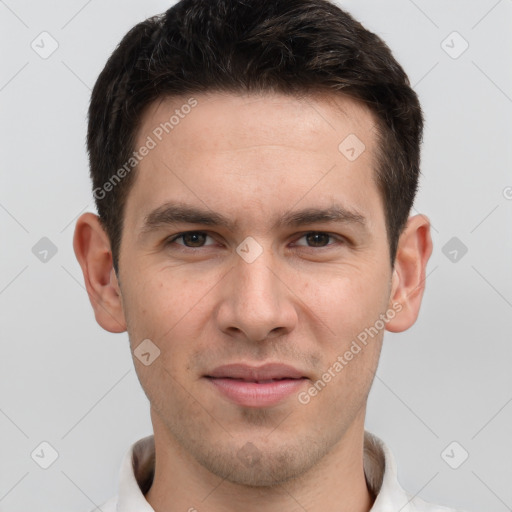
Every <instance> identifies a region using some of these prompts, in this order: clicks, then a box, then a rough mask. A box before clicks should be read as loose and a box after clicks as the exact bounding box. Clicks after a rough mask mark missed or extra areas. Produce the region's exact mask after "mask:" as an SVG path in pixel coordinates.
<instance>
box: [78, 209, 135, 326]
mask: <svg viewBox="0 0 512 512" xmlns="http://www.w3.org/2000/svg"><path fill="white" fill-rule="evenodd" d="M73 249H74V251H75V255H76V258H77V260H78V263H79V264H80V267H81V268H82V273H83V275H84V281H85V287H86V289H87V293H88V295H89V300H90V301H91V305H92V307H93V310H94V315H95V317H96V321H97V322H98V324H99V325H101V327H103V328H104V329H105V330H107V331H110V332H116V333H119V332H124V331H126V321H125V317H124V312H123V306H122V298H121V290H120V287H119V283H118V281H117V276H116V274H115V271H114V268H113V266H112V252H111V250H110V241H109V239H108V236H107V235H106V233H105V231H104V229H103V227H102V225H101V223H100V220H99V218H98V216H97V215H95V214H93V213H84V214H83V215H81V216H80V217H79V218H78V220H77V222H76V226H75V233H74V237H73Z"/></svg>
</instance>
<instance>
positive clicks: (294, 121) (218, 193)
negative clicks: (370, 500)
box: [118, 93, 393, 485]
mask: <svg viewBox="0 0 512 512" xmlns="http://www.w3.org/2000/svg"><path fill="white" fill-rule="evenodd" d="M194 98H195V101H197V104H196V105H195V106H193V108H190V109H189V108H183V105H184V104H187V98H185V99H180V100H177V99H176V98H174V99H172V100H171V99H166V100H163V101H160V102H158V103H156V104H154V105H152V107H151V108H150V109H149V110H148V111H147V112H146V114H145V116H144V119H143V122H142V124H141V128H140V131H139V134H138V141H137V144H136V147H137V148H138V147H141V146H143V145H145V144H146V145H148V137H151V139H152V140H153V142H154V143H155V145H154V147H152V148H151V149H150V151H149V152H148V154H147V155H146V156H144V158H143V159H142V160H141V162H140V163H139V165H138V168H137V171H136V172H137V175H136V179H135V181H134V185H133V188H132V189H131V191H130V193H129V196H128V199H127V203H126V211H125V222H124V228H123V237H122V242H121V251H120V259H119V269H120V270H119V276H118V277H119V286H120V292H121V299H122V309H123V314H124V318H125V320H126V325H127V330H128V333H129V337H130V342H131V348H132V351H133V350H135V349H137V347H138V345H139V344H140V343H141V342H142V341H143V340H147V339H149V340H151V343H152V344H154V346H156V347H158V349H159V350H160V354H159V356H158V357H157V358H156V359H154V361H152V362H151V364H149V365H147V366H146V365H145V364H142V363H141V361H140V360H139V359H138V358H136V357H134V364H135V367H136V371H137V374H138V377H139V380H140V382H141V385H142V387H143V389H144V390H145V393H146V394H147V396H148V398H149V400H150V403H151V408H152V418H153V422H154V428H155V434H156V433H157V432H160V434H161V435H162V436H165V437H167V438H168V439H172V441H173V442H174V443H176V444H177V445H179V446H180V447H181V448H182V449H183V450H184V451H185V452H186V453H188V454H190V456H192V457H193V458H194V459H195V460H196V461H197V462H199V463H200V464H201V465H202V466H203V467H205V468H207V469H208V470H210V471H211V472H213V473H214V474H216V475H218V476H221V477H223V478H227V479H228V480H230V481H233V482H238V483H243V484H249V485H266V484H270V483H276V482H283V481H285V480H287V479H289V478H291V477H293V476H297V475H300V474H303V473H304V472H306V471H307V470H308V469H310V468H311V467H313V466H314V465H315V464H316V463H318V462H319V461H320V460H321V459H322V458H323V457H324V456H326V454H328V453H331V452H333V451H335V450H336V447H337V446H339V442H340V440H341V439H343V438H344V436H345V435H346V434H347V433H348V432H350V431H351V429H354V428H355V427H356V426H357V428H362V425H363V422H364V411H365V405H366V400H367V395H368V392H369V389H370V386H371V382H372V378H373V373H374V372H375V370H376V367H377V362H378V357H379V352H380V348H381V342H382V334H383V328H382V325H383V323H382V318H383V316H386V315H388V316H389V310H390V309H393V306H392V302H391V299H390V297H391V296H392V288H393V286H392V282H393V279H392V266H391V264H390V261H389V249H388V240H387V236H386V227H385V217H384V208H383V202H382V198H381V197H380V194H379V191H378V188H377V185H376V182H375V180H374V170H375V154H376V146H375V139H376V137H375V119H374V117H373V116H372V114H371V113H370V112H369V111H368V110H367V109H366V108H365V107H364V106H362V105H360V104H358V103H356V102H354V101H353V100H350V99H347V98H344V97H325V96H317V97H308V98H307V99H303V100H299V99H295V98H292V97H290V96H282V95H277V94H276V95H271V94H264V95H246V96H242V95H232V94H221V93H215V94H213V93H212V94H208V95H195V96H194ZM176 109H178V111H179V112H180V115H179V116H178V117H179V121H178V122H176V119H174V123H173V128H172V130H170V129H169V127H168V131H169V133H166V131H165V130H164V131H162V129H161V126H162V125H161V123H165V122H166V121H169V119H170V117H171V115H173V114H174V113H175V111H176ZM185 112H188V113H186V114H185ZM159 126H160V130H159V129H158V127H159ZM347 137H349V139H347V141H345V142H344V143H343V144H341V149H340V143H342V142H343V141H344V140H345V139H346V138H347ZM355 137H357V138H355ZM160 138H161V140H159V139H160ZM361 143H362V144H364V148H363V145H362V144H361ZM149 145H151V146H153V144H152V143H149ZM351 148H352V149H351ZM362 149H364V150H363V151H362V152H361V150H362ZM359 153H360V154H359ZM354 157H356V158H354ZM379 319H380V321H379ZM370 328H373V331H372V330H370V331H368V329H370ZM365 329H367V331H366V333H367V336H366V338H367V339H366V343H365V344H364V343H363V342H362V341H361V340H362V339H364V334H363V335H361V333H363V332H365ZM375 331H378V333H377V334H374V333H375ZM368 332H371V333H372V336H369V335H368ZM358 336H359V338H358ZM354 341H356V344H357V346H358V347H359V350H358V349H357V348H355V345H354ZM146 343H147V342H146ZM150 346H151V347H152V346H153V345H150ZM348 353H352V357H350V356H349V355H348ZM151 357H153V356H151ZM336 363H338V364H336ZM226 365H228V366H226ZM279 365H280V366H279ZM283 365H285V366H283ZM319 382H320V383H319ZM315 383H316V385H315ZM315 389H316V392H315Z"/></svg>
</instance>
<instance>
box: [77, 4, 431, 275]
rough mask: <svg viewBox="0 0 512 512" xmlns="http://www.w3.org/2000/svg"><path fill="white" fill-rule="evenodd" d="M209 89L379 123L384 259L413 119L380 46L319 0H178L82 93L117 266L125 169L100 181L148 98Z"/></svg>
mask: <svg viewBox="0 0 512 512" xmlns="http://www.w3.org/2000/svg"><path fill="white" fill-rule="evenodd" d="M210 91H225V92H233V93H237V92H265V91H272V92H281V93H285V94H290V95H295V94H299V95H300V94H302V95H303V94H308V93H314V92H320V91H330V92H333V93H335V92H338V93H343V94H345V95H347V96H350V97H352V98H356V99H358V100H360V101H362V102H364V103H365V104H366V105H367V106H368V107H369V108H370V110H371V111H372V112H373V113H374V114H375V115H376V117H377V119H378V132H377V135H378V137H377V138H378V148H379V149H378V165H377V169H376V172H375V178H376V183H377V185H378V187H379V190H380V193H381V194H382V197H383V200H384V205H385V216H386V229H387V235H388V240H389V253H390V257H391V263H392V264H393V262H394V259H395V256H396V249H397V245H398V240H399V237H400V234H401V232H402V231H403V228H404V227H405V224H406V222H407V219H408V216H409V212H410V209H411V207H412V204H413V201H414V197H415V195H416V191H417V187H418V177H419V172H420V171H419V164H420V144H421V139H422V132H423V114H422V111H421V107H420V104H419V101H418V97H417V95H416V93H415V92H414V91H413V90H412V88H411V87H410V84H409V80H408V78H407V75H406V74H405V72H404V70H403V69H402V67H401V66H400V65H399V64H398V63H397V61H396V60H395V59H394V57H393V55H392V54H391V51H390V49H389V48H388V46H387V45H386V44H385V43H384V42H383V41H382V40H381V39H380V38H379V37H378V36H376V35H375V34H373V33H372V32H370V31H368V30H366V29H365V28H364V27H363V26H362V25H361V24H360V23H359V22H357V21H356V20H354V18H352V16H350V15H349V14H348V13H346V12H345V11H343V10H341V9H340V8H339V7H337V6H336V5H334V4H332V3H330V2H329V1H327V0H181V1H179V2H178V3H177V4H175V5H174V6H173V7H171V8H170V9H169V10H167V12H165V13H164V14H161V15H158V16H154V17H151V18H149V19H147V20H145V21H143V22H141V23H139V24H138V25H136V26H135V27H133V28H132V29H131V30H130V31H129V32H128V33H127V34H126V35H125V37H124V38H123V39H122V41H121V43H120V44H119V45H118V47H117V48H116V50H115V51H114V52H113V53H112V55H111V57H110V58H109V60H108V62H107V64H106V65H105V67H104V69H103V71H102V72H101V74H100V75H99V77H98V80H97V81H96V84H95V86H94V90H93V92H92V97H91V103H90V107H89V125H88V134H87V148H88V152H89V160H90V173H91V178H92V181H93V189H94V197H95V200H96V206H97V209H98V214H99V217H100V221H101V223H102V225H103V227H104V228H105V231H106V233H107V235H108V237H109V239H110V242H111V249H112V257H113V264H114V268H115V270H116V272H117V271H118V264H119V249H120V244H121V234H122V229H123V217H124V206H125V203H126V198H127V195H128V192H129V190H130V188H131V186H132V184H133V179H134V175H135V170H136V169H135V170H134V171H133V172H130V173H123V176H124V177H123V179H122V180H118V182H115V183H114V185H115V186H110V187H109V192H108V193H105V190H106V189H105V188H104V185H105V184H106V183H108V182H109V180H110V183H112V181H111V180H112V178H113V176H114V175H115V173H116V171H117V170H118V169H120V168H121V167H122V166H123V165H124V164H125V163H126V162H127V161H128V160H129V159H130V157H131V156H132V153H133V151H134V143H135V139H136V136H137V130H138V127H139V124H140V121H141V117H142V114H143V113H144V111H145V109H146V108H147V107H148V106H149V105H150V104H151V103H152V102H154V101H155V100H156V99H158V98H161V97H164V96H165V97H172V96H176V97H177V96H183V95H186V94H194V93H196V94H197V93H201V92H210ZM98 191H101V192H102V193H98Z"/></svg>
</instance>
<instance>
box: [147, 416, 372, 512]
mask: <svg viewBox="0 0 512 512" xmlns="http://www.w3.org/2000/svg"><path fill="white" fill-rule="evenodd" d="M153 426H154V431H155V435H154V439H155V452H156V464H155V473H154V478H153V484H152V486H151V489H150V490H149V492H148V493H147V494H146V500H147V501H148V503H149V504H150V505H151V506H152V508H153V509H154V510H155V512H164V511H165V512H178V511H180V512H183V511H189V512H195V511H197V512H203V511H206V510H208V512H230V511H238V510H244V512H256V511H262V510H264V511H265V512H303V511H304V510H308V512H320V511H322V512H324V511H325V510H336V511H337V512H368V511H369V510H370V509H371V507H372V504H373V501H374V499H375V497H374V496H373V495H372V493H371V492H370V491H369V490H368V488H367V484H366V479H365V475H364V469H363V443H364V417H363V418H361V419H360V421H356V422H354V424H352V425H351V427H349V429H347V431H346V432H345V435H344V436H343V437H342V439H341V440H340V441H339V442H338V443H337V444H336V445H335V447H334V448H333V450H331V451H330V452H329V453H328V454H327V455H326V456H325V457H324V458H323V459H322V460H321V461H320V462H319V463H317V464H316V465H315V466H314V467H313V468H311V469H310V470H309V471H307V472H306V473H305V474H302V475H300V476H298V477H295V478H292V479H290V480H288V481H286V482H284V483H281V484H279V485H274V486H269V487H250V486H243V485H240V484H238V483H233V482H230V481H229V479H223V478H220V477H218V476H216V475H214V474H213V473H211V472H210V471H208V470H207V469H206V468H204V467H203V466H201V465H200V464H199V463H198V462H197V461H196V460H195V459H194V458H193V457H192V456H191V455H190V454H189V453H188V452H186V451H185V450H184V449H183V448H182V447H181V446H180V445H179V444H178V443H177V441H176V439H175V438H174V437H173V436H172V435H170V434H169V433H168V432H167V430H165V428H164V426H163V424H162V423H160V421H159V419H158V418H153Z"/></svg>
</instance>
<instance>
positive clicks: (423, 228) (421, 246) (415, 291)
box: [386, 215, 432, 332]
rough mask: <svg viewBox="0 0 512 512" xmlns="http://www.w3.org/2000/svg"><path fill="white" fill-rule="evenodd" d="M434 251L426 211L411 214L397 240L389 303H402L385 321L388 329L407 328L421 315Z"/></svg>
mask: <svg viewBox="0 0 512 512" xmlns="http://www.w3.org/2000/svg"><path fill="white" fill-rule="evenodd" d="M431 254H432V238H431V236H430V221H429V220H428V218H427V217H426V216H425V215H415V216H413V217H410V218H409V220H408V222H407V226H406V227H405V229H404V231H403V233H402V235H401V236H400V240H399V243H398V249H397V254H396V259H395V265H394V269H393V277H392V286H391V296H390V304H389V307H392V306H393V304H395V305H396V304H400V308H401V309H400V312H399V313H398V314H397V315H396V316H395V317H394V318H393V319H392V320H390V321H389V322H388V323H387V324H386V329H387V330H388V331H390V332H402V331H405V330H406V329H409V327H411V326H412V325H413V324H414V322H415V321H416V319H417V318H418V314H419V310H420V306H421V300H422V298H423V292H424V291H425V278H426V267H427V263H428V260H429V258H430V255H431Z"/></svg>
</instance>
